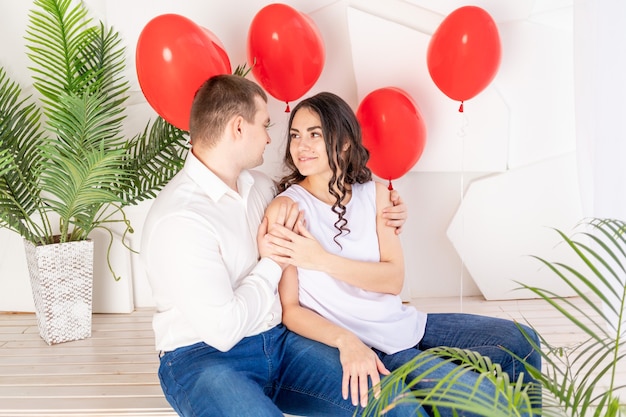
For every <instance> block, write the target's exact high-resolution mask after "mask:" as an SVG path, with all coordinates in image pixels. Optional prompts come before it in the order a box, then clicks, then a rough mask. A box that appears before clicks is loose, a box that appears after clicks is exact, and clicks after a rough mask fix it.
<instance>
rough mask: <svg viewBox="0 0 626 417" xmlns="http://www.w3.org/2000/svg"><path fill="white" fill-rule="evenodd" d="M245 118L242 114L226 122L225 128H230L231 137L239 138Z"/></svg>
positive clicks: (243, 127)
mask: <svg viewBox="0 0 626 417" xmlns="http://www.w3.org/2000/svg"><path fill="white" fill-rule="evenodd" d="M244 122H245V120H244V119H243V117H242V116H235V117H233V118H232V119H230V121H229V122H228V125H227V129H229V130H230V133H231V135H232V137H233V138H236V139H238V138H241V137H242V136H243V131H244V129H245V123H244Z"/></svg>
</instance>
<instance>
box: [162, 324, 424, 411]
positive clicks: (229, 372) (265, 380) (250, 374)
mask: <svg viewBox="0 0 626 417" xmlns="http://www.w3.org/2000/svg"><path fill="white" fill-rule="evenodd" d="M159 379H160V381H161V387H162V389H163V392H164V394H165V397H166V398H167V400H168V402H169V403H170V404H171V406H172V407H173V408H174V410H176V412H177V413H178V414H179V415H181V416H194V417H200V416H210V417H220V416H224V417H231V416H232V417H247V416H250V417H265V416H275V417H282V416H283V412H285V413H289V414H295V415H303V416H311V417H313V416H346V417H348V416H352V415H353V414H354V412H355V410H358V407H356V406H353V405H352V403H351V401H350V400H349V399H348V400H344V399H343V398H342V396H341V379H342V368H341V364H340V361H339V351H338V350H337V349H335V348H332V347H330V346H327V345H324V344H322V343H318V342H314V341H312V340H310V339H306V338H304V337H301V336H299V335H297V334H295V333H293V332H291V331H289V330H287V329H286V328H285V327H284V326H283V325H279V326H277V327H275V328H273V329H270V330H268V331H266V332H263V333H261V334H259V335H256V336H251V337H247V338H245V339H243V340H242V341H241V342H239V343H238V344H237V345H236V346H235V347H233V348H232V349H231V350H229V351H228V352H221V351H219V350H217V349H215V348H213V347H211V346H208V345H206V344H205V343H196V344H194V345H191V346H186V347H181V348H178V349H176V350H174V351H172V352H167V353H165V354H164V355H163V356H162V357H161V365H160V367H159ZM416 413H417V411H416V409H415V405H412V406H409V405H406V406H401V407H396V408H394V409H393V410H391V412H390V413H389V414H388V415H389V416H393V417H405V416H407V417H408V416H415V415H418V414H416Z"/></svg>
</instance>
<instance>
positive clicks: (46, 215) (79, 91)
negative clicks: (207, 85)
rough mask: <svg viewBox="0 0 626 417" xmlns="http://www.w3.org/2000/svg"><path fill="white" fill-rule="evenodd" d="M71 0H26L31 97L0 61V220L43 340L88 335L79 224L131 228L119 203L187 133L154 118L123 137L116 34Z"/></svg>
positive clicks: (134, 199) (131, 199)
mask: <svg viewBox="0 0 626 417" xmlns="http://www.w3.org/2000/svg"><path fill="white" fill-rule="evenodd" d="M72 3H73V2H72V1H71V0H35V1H34V8H33V9H32V10H31V13H30V15H29V23H28V26H27V34H26V40H27V48H28V52H27V54H28V57H29V58H30V60H31V62H32V66H31V67H30V69H31V70H32V73H33V86H34V87H35V89H36V91H37V97H23V95H22V91H21V88H20V86H19V85H18V84H17V83H15V82H13V81H11V80H10V78H9V77H8V75H7V73H6V71H5V70H4V69H3V68H0V226H1V227H5V228H8V229H10V230H12V231H14V232H16V233H18V234H19V235H20V236H22V237H23V240H24V245H25V249H26V254H27V262H28V267H29V272H30V274H31V284H32V288H33V297H34V301H35V307H36V310H37V318H38V323H39V330H40V333H41V336H42V338H43V339H44V340H45V341H46V342H47V343H49V344H52V343H59V342H65V341H69V340H77V339H82V338H85V337H89V336H90V334H91V280H92V268H93V267H92V265H93V242H92V241H91V240H90V239H89V235H90V233H91V232H92V231H94V230H95V229H102V230H105V231H107V232H108V233H109V235H110V236H111V239H113V230H114V229H115V228H118V229H119V228H121V229H122V232H121V234H122V236H125V235H126V233H129V232H132V227H131V225H130V223H129V222H128V220H127V218H126V216H125V213H124V207H126V206H128V205H132V204H136V203H138V202H140V201H142V200H145V199H148V198H151V197H154V195H155V193H156V192H157V191H158V190H159V189H160V188H161V187H162V186H163V185H164V184H165V183H166V182H167V181H168V180H169V179H170V178H171V177H172V176H173V175H174V174H175V173H176V172H177V171H178V170H179V169H180V167H181V166H182V164H183V161H184V157H185V153H186V147H185V146H184V144H185V143H186V141H187V139H186V134H185V132H183V131H181V130H179V129H177V128H175V127H173V126H172V125H170V124H168V123H167V122H165V121H164V120H162V119H160V118H157V119H156V121H155V122H154V123H152V124H150V123H148V124H147V126H146V128H145V130H144V131H143V132H140V133H139V134H137V135H136V136H135V137H133V138H130V139H127V138H125V137H124V135H123V133H122V128H123V121H124V118H125V115H124V111H125V102H126V100H127V98H128V89H129V84H128V82H127V81H126V80H125V79H124V77H123V75H122V73H123V71H124V68H125V63H124V49H123V47H122V46H121V41H120V36H119V34H118V33H117V32H115V31H113V30H112V29H107V28H106V27H105V25H104V24H102V23H101V22H99V23H94V22H93V21H92V20H91V19H90V18H89V17H88V11H87V10H86V8H85V6H84V5H83V4H82V3H80V2H79V3H78V4H76V5H72ZM123 240H124V239H122V241H123ZM111 241H112V240H111Z"/></svg>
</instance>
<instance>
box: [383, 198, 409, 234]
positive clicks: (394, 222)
mask: <svg viewBox="0 0 626 417" xmlns="http://www.w3.org/2000/svg"><path fill="white" fill-rule="evenodd" d="M389 200H391V203H392V204H393V206H392V207H387V208H385V209H383V218H384V219H387V222H386V223H385V224H386V225H387V226H390V227H395V228H396V234H397V235H399V234H400V233H402V226H404V223H405V222H406V219H407V217H408V212H407V207H406V204H404V201H402V198H401V197H400V194H399V193H398V192H397V191H396V190H391V192H390V193H389Z"/></svg>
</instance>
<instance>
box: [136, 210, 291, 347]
mask: <svg viewBox="0 0 626 417" xmlns="http://www.w3.org/2000/svg"><path fill="white" fill-rule="evenodd" d="M144 243H146V245H145V246H144V245H143V244H142V248H141V252H142V257H143V259H144V264H145V265H146V269H147V272H148V278H149V280H150V284H151V287H152V290H153V295H154V298H155V300H156V302H157V307H158V309H159V312H158V313H157V315H158V316H160V317H161V318H162V320H165V321H167V320H170V319H171V320H173V321H181V322H182V323H184V324H185V328H183V329H179V328H176V329H174V332H175V333H176V334H179V333H180V334H182V335H183V338H184V337H188V338H189V337H191V336H195V337H199V338H200V339H201V340H203V341H204V342H206V343H207V344H209V345H211V346H213V347H215V348H217V349H219V350H222V351H227V350H229V349H230V348H232V347H233V346H234V345H235V344H237V343H238V342H239V341H240V340H241V339H242V338H244V337H246V336H249V335H250V334H251V332H252V331H254V330H256V329H258V328H259V326H260V325H261V324H262V323H264V322H268V321H270V320H271V319H272V317H270V316H271V315H272V314H274V313H273V311H277V309H276V307H277V305H276V302H277V297H276V291H277V286H278V281H279V280H280V275H281V268H280V267H279V266H278V265H277V264H276V263H275V262H274V261H272V260H270V259H268V258H264V259H262V260H261V261H260V262H259V263H258V264H257V265H256V266H255V267H254V268H253V269H252V270H251V271H250V273H249V274H248V275H247V276H245V277H243V278H242V279H240V280H238V281H237V280H236V279H234V278H236V277H231V276H230V272H229V270H228V268H227V266H226V264H225V260H224V259H223V257H222V253H221V248H220V242H219V239H218V237H217V236H215V234H214V233H213V231H212V229H211V227H210V225H209V224H208V223H207V221H206V219H202V218H199V217H193V216H191V215H188V216H186V217H183V216H177V217H175V218H164V219H160V220H159V221H158V223H157V224H156V225H155V226H154V227H153V228H152V230H151V234H150V239H148V241H147V242H144ZM248 256H252V257H253V259H252V260H251V261H250V259H249V258H247V257H248ZM254 258H256V251H255V252H254V253H252V254H244V255H242V261H243V262H248V261H250V262H254ZM235 281H237V286H236V287H234V284H233V282H235Z"/></svg>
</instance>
